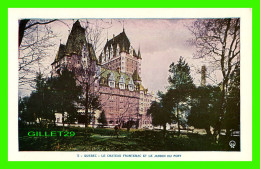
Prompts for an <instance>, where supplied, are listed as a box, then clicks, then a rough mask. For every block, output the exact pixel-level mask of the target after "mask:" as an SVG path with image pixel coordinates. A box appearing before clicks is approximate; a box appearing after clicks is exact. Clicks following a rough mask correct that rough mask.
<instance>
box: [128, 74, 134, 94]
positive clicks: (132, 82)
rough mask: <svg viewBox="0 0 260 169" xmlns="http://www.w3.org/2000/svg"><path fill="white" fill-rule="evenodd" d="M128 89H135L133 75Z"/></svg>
mask: <svg viewBox="0 0 260 169" xmlns="http://www.w3.org/2000/svg"><path fill="white" fill-rule="evenodd" d="M128 90H130V91H134V81H133V78H132V77H131V78H130V80H129V83H128Z"/></svg>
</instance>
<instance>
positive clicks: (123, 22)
mask: <svg viewBox="0 0 260 169" xmlns="http://www.w3.org/2000/svg"><path fill="white" fill-rule="evenodd" d="M123 32H125V21H124V20H123Z"/></svg>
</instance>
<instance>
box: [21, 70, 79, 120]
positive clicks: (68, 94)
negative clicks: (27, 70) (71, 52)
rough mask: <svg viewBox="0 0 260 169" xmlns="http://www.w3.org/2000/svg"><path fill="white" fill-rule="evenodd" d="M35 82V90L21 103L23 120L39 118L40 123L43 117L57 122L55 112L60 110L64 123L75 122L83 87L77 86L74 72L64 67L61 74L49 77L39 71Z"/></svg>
mask: <svg viewBox="0 0 260 169" xmlns="http://www.w3.org/2000/svg"><path fill="white" fill-rule="evenodd" d="M35 82H36V87H35V91H33V92H32V93H31V95H30V97H28V98H24V99H22V100H21V101H20V103H19V112H20V117H21V120H22V121H26V122H31V121H36V120H37V119H38V120H39V122H40V124H41V122H42V119H45V120H48V121H53V122H55V112H60V113H62V115H63V119H62V121H63V125H64V123H65V122H68V123H69V124H70V123H72V122H75V120H76V119H77V116H78V115H77V108H76V106H77V105H76V104H77V102H78V100H79V96H80V95H81V94H82V93H81V91H82V89H81V87H80V86H77V84H76V81H75V75H74V73H73V72H70V71H68V70H67V69H64V70H63V71H62V73H61V75H60V76H58V77H52V78H48V79H46V78H43V77H42V74H40V73H38V74H37V76H36V79H35ZM65 112H67V117H66V121H65V120H64V114H65Z"/></svg>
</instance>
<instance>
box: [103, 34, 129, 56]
mask: <svg viewBox="0 0 260 169" xmlns="http://www.w3.org/2000/svg"><path fill="white" fill-rule="evenodd" d="M117 44H119V48H120V52H129V48H130V41H129V39H128V37H127V36H126V34H125V31H123V32H121V33H120V34H119V35H117V36H115V37H113V38H112V39H110V40H109V41H107V43H106V45H105V47H104V51H106V49H107V48H108V49H109V50H110V47H111V45H112V47H113V49H114V50H113V51H116V50H115V49H116V47H117Z"/></svg>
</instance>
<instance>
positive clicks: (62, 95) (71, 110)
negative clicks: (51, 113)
mask: <svg viewBox="0 0 260 169" xmlns="http://www.w3.org/2000/svg"><path fill="white" fill-rule="evenodd" d="M50 83H51V84H52V91H53V94H54V95H53V100H52V102H53V103H54V107H55V110H56V111H57V112H61V113H62V116H63V118H62V123H63V126H64V123H65V119H64V115H65V112H67V121H68V122H69V123H72V122H74V121H75V119H76V117H77V114H76V112H77V110H76V107H75V106H76V103H77V102H79V97H80V96H81V94H82V88H81V86H77V84H76V80H75V74H74V73H73V72H71V71H69V70H67V69H64V70H63V71H62V73H61V75H60V76H58V77H57V78H53V79H51V80H50Z"/></svg>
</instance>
